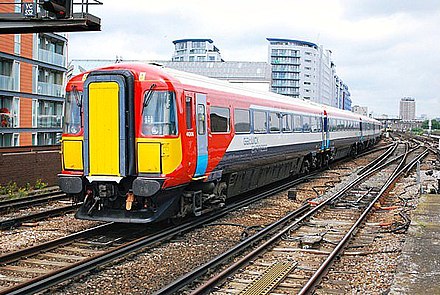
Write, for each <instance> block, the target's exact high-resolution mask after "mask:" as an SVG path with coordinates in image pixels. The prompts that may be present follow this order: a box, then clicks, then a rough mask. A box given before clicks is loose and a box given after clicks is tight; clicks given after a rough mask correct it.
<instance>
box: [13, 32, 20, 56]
mask: <svg viewBox="0 0 440 295" xmlns="http://www.w3.org/2000/svg"><path fill="white" fill-rule="evenodd" d="M20 44H21V35H20V34H15V35H14V54H16V55H20V47H21V46H20Z"/></svg>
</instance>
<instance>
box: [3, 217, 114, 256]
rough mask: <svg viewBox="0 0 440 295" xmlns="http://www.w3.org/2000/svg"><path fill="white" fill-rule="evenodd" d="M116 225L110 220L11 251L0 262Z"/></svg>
mask: <svg viewBox="0 0 440 295" xmlns="http://www.w3.org/2000/svg"><path fill="white" fill-rule="evenodd" d="M113 225H114V222H109V223H105V224H101V225H98V226H95V227H92V228H89V229H86V230H83V231H80V232H77V233H73V234H70V235H68V236H65V237H62V238H58V239H55V240H52V241H49V242H45V243H42V244H38V245H35V246H32V247H29V248H25V249H21V250H17V251H14V252H9V253H6V254H3V255H0V264H6V263H11V262H14V261H17V260H19V259H21V258H23V257H27V256H31V255H37V254H38V253H41V252H45V251H49V250H52V249H55V248H57V247H59V246H61V245H65V244H67V243H71V242H72V241H74V240H77V239H80V238H85V237H88V236H91V235H93V234H95V233H97V232H101V231H106V230H109V229H111V227H112V226H113Z"/></svg>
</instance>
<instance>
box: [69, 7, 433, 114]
mask: <svg viewBox="0 0 440 295" xmlns="http://www.w3.org/2000/svg"><path fill="white" fill-rule="evenodd" d="M101 1H102V2H103V5H102V6H93V7H91V8H90V12H91V13H92V14H94V15H95V16H98V17H100V18H101V31H100V32H81V33H79V32H76V33H70V34H69V49H68V50H69V52H68V55H69V60H72V59H111V60H113V59H114V60H115V59H116V56H120V57H122V59H125V60H171V56H172V54H173V51H174V46H173V44H172V41H173V40H178V39H187V38H209V39H212V40H213V41H214V44H215V46H216V47H217V48H219V49H220V53H221V55H222V58H223V59H224V60H226V61H266V62H267V61H268V42H267V40H266V38H284V39H295V40H302V41H309V42H313V43H317V44H319V45H322V46H323V47H324V49H330V50H331V51H332V60H333V62H334V63H335V64H336V73H337V75H338V76H339V77H340V78H342V80H343V81H344V82H345V83H346V84H347V85H348V87H349V90H350V93H351V98H352V101H353V102H352V105H360V106H367V107H368V110H369V112H372V113H373V115H374V116H380V115H382V114H387V115H388V116H391V117H397V116H398V115H399V101H400V99H401V98H403V97H408V96H409V97H413V98H415V100H416V115H417V116H421V115H423V114H425V115H427V116H428V117H432V118H437V117H440V1H438V0H416V1H414V0H271V1H262V0H253V1H251V0H235V1H232V0H222V1H212V0H204V1H198V0H184V1H176V0H161V1H145V0H124V1H119V0H101Z"/></svg>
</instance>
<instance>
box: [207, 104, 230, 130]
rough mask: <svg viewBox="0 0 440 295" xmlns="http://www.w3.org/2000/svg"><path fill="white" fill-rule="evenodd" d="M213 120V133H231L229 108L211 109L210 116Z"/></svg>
mask: <svg viewBox="0 0 440 295" xmlns="http://www.w3.org/2000/svg"><path fill="white" fill-rule="evenodd" d="M209 118H210V120H211V132H212V133H221V132H229V122H230V118H231V116H230V113H229V109H228V108H222V107H211V113H210V114H209Z"/></svg>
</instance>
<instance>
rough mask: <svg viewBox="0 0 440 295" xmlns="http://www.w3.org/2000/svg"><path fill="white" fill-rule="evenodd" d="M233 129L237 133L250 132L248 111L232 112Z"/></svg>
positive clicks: (238, 110)
mask: <svg viewBox="0 0 440 295" xmlns="http://www.w3.org/2000/svg"><path fill="white" fill-rule="evenodd" d="M234 120H235V123H234V128H235V132H237V133H249V132H250V131H251V117H250V111H249V110H240V109H235V110H234Z"/></svg>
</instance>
